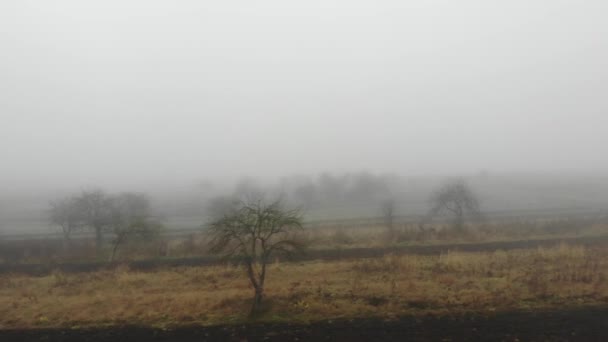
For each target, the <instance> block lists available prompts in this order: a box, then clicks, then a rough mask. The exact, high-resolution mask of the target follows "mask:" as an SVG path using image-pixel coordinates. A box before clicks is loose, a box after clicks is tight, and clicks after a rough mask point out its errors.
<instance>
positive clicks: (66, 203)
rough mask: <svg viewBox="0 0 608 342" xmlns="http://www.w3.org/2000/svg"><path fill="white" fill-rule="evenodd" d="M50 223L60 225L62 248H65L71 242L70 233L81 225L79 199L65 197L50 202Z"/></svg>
mask: <svg viewBox="0 0 608 342" xmlns="http://www.w3.org/2000/svg"><path fill="white" fill-rule="evenodd" d="M50 206H51V210H50V220H51V223H52V224H54V225H57V226H59V227H61V233H62V235H63V241H64V249H65V250H67V249H68V248H69V245H70V243H71V235H72V233H73V232H74V231H75V230H76V229H78V228H80V227H82V225H83V222H82V218H83V217H82V210H81V208H80V206H79V201H78V199H77V198H75V197H66V198H62V199H58V200H55V201H52V202H51V203H50Z"/></svg>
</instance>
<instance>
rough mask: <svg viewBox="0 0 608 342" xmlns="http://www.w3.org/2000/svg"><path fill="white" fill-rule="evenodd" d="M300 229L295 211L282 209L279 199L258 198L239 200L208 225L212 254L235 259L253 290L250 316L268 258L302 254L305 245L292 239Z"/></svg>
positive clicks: (257, 305) (261, 291) (256, 303)
mask: <svg viewBox="0 0 608 342" xmlns="http://www.w3.org/2000/svg"><path fill="white" fill-rule="evenodd" d="M301 229H302V218H301V215H300V212H299V210H298V209H291V210H288V209H285V208H284V207H283V205H282V202H281V200H277V201H274V202H272V203H270V204H267V203H266V202H265V201H264V200H263V199H262V198H261V197H260V196H258V197H257V198H255V199H249V200H246V201H242V202H241V203H240V204H239V205H238V206H236V207H235V208H234V209H233V210H231V211H230V212H228V213H225V214H224V215H223V216H222V217H220V218H218V219H216V220H215V221H213V222H212V223H211V224H210V227H209V233H210V235H211V240H210V248H211V251H212V252H214V253H217V254H221V255H223V256H225V257H229V258H235V259H237V260H239V261H240V262H242V263H243V265H244V267H245V270H246V272H247V276H248V278H249V281H250V282H251V285H252V286H253V288H254V297H253V304H252V307H251V312H250V314H251V315H253V314H255V313H256V312H258V311H259V309H260V304H261V302H262V298H263V297H264V282H265V280H266V270H267V265H268V262H269V261H270V258H271V256H273V255H276V254H290V253H293V252H296V251H301V250H302V249H303V248H304V244H303V243H302V242H301V241H298V240H297V239H294V238H293V233H294V232H295V231H298V230H301Z"/></svg>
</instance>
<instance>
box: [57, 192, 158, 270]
mask: <svg viewBox="0 0 608 342" xmlns="http://www.w3.org/2000/svg"><path fill="white" fill-rule="evenodd" d="M50 221H51V223H52V224H54V225H56V226H59V227H61V233H62V235H63V239H64V244H65V249H66V250H67V249H69V248H70V245H71V238H72V234H73V233H75V232H76V231H85V230H89V231H92V232H94V234H95V247H96V251H97V255H98V257H101V256H102V253H103V247H104V236H106V235H109V236H111V249H110V253H109V255H110V256H109V260H110V261H113V260H114V259H115V257H116V255H117V252H118V250H119V248H120V246H122V245H123V244H124V243H126V242H127V241H128V240H129V239H131V238H134V237H152V236H155V235H157V234H158V232H159V231H160V230H161V229H162V225H161V223H160V222H159V221H158V220H157V219H156V218H155V217H154V216H153V215H152V211H151V207H150V201H149V199H148V197H147V196H146V195H144V194H141V193H132V192H125V193H120V194H111V195H110V194H106V193H105V192H104V191H102V190H90V191H82V192H81V193H80V194H77V195H72V196H68V197H65V198H61V199H58V200H55V201H52V202H51V203H50Z"/></svg>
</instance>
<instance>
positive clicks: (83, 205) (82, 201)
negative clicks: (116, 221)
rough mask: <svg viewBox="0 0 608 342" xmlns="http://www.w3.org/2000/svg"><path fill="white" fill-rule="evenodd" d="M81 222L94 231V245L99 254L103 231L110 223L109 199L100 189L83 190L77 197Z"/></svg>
mask: <svg viewBox="0 0 608 342" xmlns="http://www.w3.org/2000/svg"><path fill="white" fill-rule="evenodd" d="M78 202H79V204H78V205H79V207H80V210H82V215H83V222H84V224H85V225H86V226H88V227H91V228H92V229H93V230H94V231H95V246H96V249H97V254H98V255H100V253H101V247H102V245H103V231H104V229H105V228H106V227H107V226H108V224H109V223H110V214H111V205H110V204H111V200H110V198H109V197H108V196H107V195H106V194H105V192H103V191H102V190H91V191H83V192H82V193H81V194H80V196H79V197H78Z"/></svg>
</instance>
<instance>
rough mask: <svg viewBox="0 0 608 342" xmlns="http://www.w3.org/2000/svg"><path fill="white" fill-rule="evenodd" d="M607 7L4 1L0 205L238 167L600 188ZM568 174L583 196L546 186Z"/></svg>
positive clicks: (210, 179)
mask: <svg viewBox="0 0 608 342" xmlns="http://www.w3.org/2000/svg"><path fill="white" fill-rule="evenodd" d="M606 13H608V3H607V2H606V1H602V0H596V1H593V0H586V1H560V0H536V1H530V0H526V1H523V0H521V1H520V0H515V1H488V0H462V1H452V0H442V1H422V0H420V1H371V0H370V1H356V0H355V1H353V0H343V1H338V0H333V1H332V0H329V1H328V0H323V1H314V0H312V1H299V2H293V1H279V0H273V1H267V0H262V1H215V2H212V1H185V0H183V1H151V0H140V1H134V0H132V1H125V0H120V1H117V0H116V1H112V0H107V1H95V2H93V1H77V0H74V1H52V2H51V1H23V0H21V1H10V0H9V1H3V2H2V3H0V119H1V120H0V160H1V161H0V163H1V164H0V207H2V208H4V209H3V210H4V214H2V213H3V211H2V210H0V215H4V216H3V217H4V222H7V220H8V219H7V217H9V216H10V215H8V214H7V213H6V212H8V211H11V212H14V210H13V209H11V210H8V209H7V208H13V207H19V208H21V207H22V205H25V204H23V203H26V204H27V203H33V202H36V203H38V204H37V205H35V206H34V207H35V208H36V210H33V211H31V212H40V208H43V207H45V206H46V205H47V201H48V199H49V198H51V197H52V196H55V195H56V194H58V193H61V192H69V191H79V190H80V189H83V188H88V187H97V186H99V187H103V188H106V189H110V190H139V191H144V190H145V191H148V192H150V193H151V194H153V195H154V194H157V195H158V194H161V193H162V194H168V193H171V194H172V195H171V196H169V195H167V197H166V198H167V199H166V200H165V201H164V202H162V201H160V200H159V203H165V204H170V203H173V205H175V203H177V202H178V201H176V200H175V199H176V198H178V197H179V198H182V201H183V202H184V203H187V202H188V201H189V199H190V198H199V197H201V196H203V195H201V194H204V193H210V192H212V191H211V190H210V189H212V188H213V189H215V190H213V191H218V192H219V191H221V189H223V188H222V187H229V185H230V184H234V183H235V182H237V181H238V180H239V179H241V178H242V177H252V178H254V179H258V180H260V181H261V182H265V183H272V184H275V183H280V179H281V177H292V176H293V175H306V177H312V179H316V177H318V176H319V175H320V174H321V173H322V172H330V173H332V174H335V175H344V174H347V173H351V172H361V171H368V172H370V173H372V174H374V175H386V174H394V175H399V177H405V178H404V179H405V180H403V182H405V183H404V184H410V185H411V186H414V185H412V184H428V185H426V187H424V186H422V185H421V186H422V188H423V189H430V188H432V185H433V184H436V182H437V181H439V180H440V179H442V178H443V177H445V176H451V175H467V176H470V177H473V179H475V178H474V177H476V176H479V175H485V177H486V178H483V179H486V181H485V182H486V183H487V182H489V181H488V179H493V180H494V181H493V182H494V183H492V184H502V185H497V186H499V188H500V189H506V190H509V189H510V190H511V192H510V193H509V194H510V197H509V199H508V200H506V199H504V198H505V197H506V195H504V194H503V193H497V192H495V191H490V190H487V191H486V193H487V195H489V196H490V199H489V201H490V202H489V203H494V202H492V198H494V197H495V198H496V199H495V203H496V204H495V206H496V207H499V206H501V205H503V204H504V205H505V207H506V206H507V204H505V203H511V204H512V205H514V206H519V207H526V206H527V205H528V203H529V202H530V203H531V202H535V203H541V202H542V198H545V199H547V200H548V201H549V200H556V198H557V200H556V201H557V202H556V203H553V202H551V203H550V204H546V206H562V205H563V203H562V202H564V201H566V202H567V203H569V204H568V205H572V206H576V205H580V204H581V203H582V202H583V201H587V202H589V201H591V200H590V198H593V201H591V202H592V204H594V205H596V206H601V205H603V204H604V203H606V202H605V201H604V200H605V197H606V196H605V195H603V194H604V193H605V192H604V190H606V189H608V186H606V184H607V183H608V182H607V181H606V177H605V176H604V175H605V174H607V173H606V171H608V158H606V151H605V150H606V146H608V134H607V132H608V115H607V114H608V96H607V90H608V89H607V88H608V86H607V81H608V68H607V66H606V61H607V60H608V21H607V20H606ZM488 175H489V176H491V177H490V178H487V177H488ZM494 176H495V178H492V177H494ZM496 177H497V178H496ZM408 179H409V181H408ZM420 179H426V180H427V181H426V183H424V182H422V181H420ZM429 179H432V180H429ZM497 179H498V180H497ZM415 180H418V181H420V183H416V182H415ZM575 180H576V181H575ZM408 182H409V183H408ZM218 184H221V186H220V185H218ZM514 184H515V185H514ZM560 184H561V186H564V187H566V189H570V190H563V191H562V192H560V194H562V195H563V194H565V195H566V197H568V196H570V197H573V198H574V199H573V198H569V199H567V200H564V199H563V197H564V196H562V195H560V196H555V195H551V194H552V192H551V191H550V190H555V189H561V188H559V186H560ZM581 184H582V185H581ZM486 185H487V184H486ZM218 186H219V188H218ZM568 187H570V188H568ZM479 188H480V189H482V190H481V191H482V192H483V189H497V188H492V187H481V186H479ZM193 189H194V190H193ZM218 189H220V190H218ZM399 189H402V190H400V191H402V192H404V193H408V192H409V193H410V194H417V193H418V192H416V191H413V190H412V189H413V188H411V187H410V188H408V187H407V186H403V187H400V188H399ZM408 189H409V190H408ZM513 189H525V190H522V192H519V193H517V192H515V193H514V192H513V191H515V190H513ZM542 189H548V190H547V191H548V192H547V191H545V190H542ZM543 191H545V192H543ZM419 192H420V194H421V195H420V196H418V197H416V198H419V200H418V201H419V202H420V203H422V202H424V201H425V200H426V197H425V196H427V193H428V192H427V191H426V190H419ZM193 193H194V194H193ZM423 194H424V196H423ZM590 194H594V195H593V196H595V197H593V196H591V197H590ZM487 195H486V198H487V197H488V196H487ZM189 196H194V197H189ZM404 196H405V195H404ZM411 196H414V195H411ZM492 196H494V197H492ZM526 196H527V197H526ZM535 196H536V197H535ZM602 196H604V197H602ZM203 197H204V196H203ZM379 197H381V196H379ZM157 198H159V196H157ZM501 198H502V200H501ZM526 198H528V199H529V198H533V200H528V201H526V200H524V199H526ZM568 201H569V202H568ZM486 202H487V201H486ZM196 203H198V202H196ZM500 203H503V204H500ZM585 203H586V202H585ZM159 205H160V204H159ZM195 205H198V204H195ZM414 207H416V206H415V205H412V206H411V207H410V209H411V208H414ZM370 210H371V209H370ZM373 210H376V209H375V208H374V209H373ZM3 217H2V216H0V221H2V219H3ZM6 226H9V225H8V224H5V227H6ZM0 228H1V227H0ZM5 229H8V228H5Z"/></svg>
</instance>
